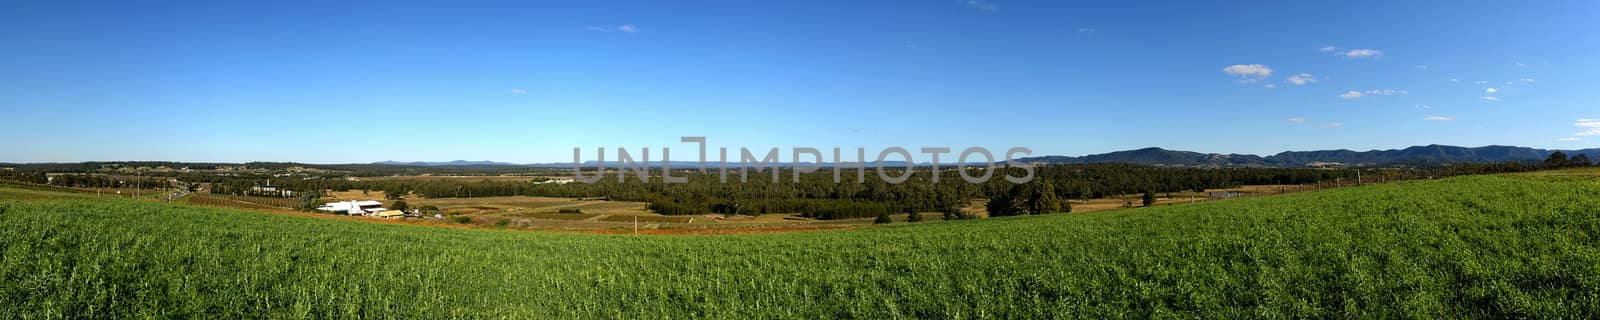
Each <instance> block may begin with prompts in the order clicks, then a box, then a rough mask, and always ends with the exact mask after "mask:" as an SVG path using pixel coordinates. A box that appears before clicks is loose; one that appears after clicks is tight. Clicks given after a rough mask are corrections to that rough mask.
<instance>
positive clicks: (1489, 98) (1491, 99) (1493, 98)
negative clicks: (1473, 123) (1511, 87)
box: [1483, 96, 1500, 101]
mask: <svg viewBox="0 0 1600 320" xmlns="http://www.w3.org/2000/svg"><path fill="white" fill-rule="evenodd" d="M1483 100H1489V101H1500V98H1495V97H1494V96H1483Z"/></svg>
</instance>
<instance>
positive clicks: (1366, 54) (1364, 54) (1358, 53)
mask: <svg viewBox="0 0 1600 320" xmlns="http://www.w3.org/2000/svg"><path fill="white" fill-rule="evenodd" d="M1339 55H1341V56H1344V57H1345V58H1355V59H1360V58H1377V57H1382V56H1383V51H1382V50H1373V49H1350V50H1349V51H1345V52H1340V53H1339Z"/></svg>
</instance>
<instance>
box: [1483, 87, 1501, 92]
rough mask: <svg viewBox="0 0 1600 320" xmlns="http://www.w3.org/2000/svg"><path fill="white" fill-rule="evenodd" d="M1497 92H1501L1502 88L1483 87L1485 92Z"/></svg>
mask: <svg viewBox="0 0 1600 320" xmlns="http://www.w3.org/2000/svg"><path fill="white" fill-rule="evenodd" d="M1496 92H1500V89H1498V88H1495V87H1488V88H1484V89H1483V93H1488V94H1494V93H1496Z"/></svg>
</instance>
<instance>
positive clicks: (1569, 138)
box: [1556, 137, 1583, 142]
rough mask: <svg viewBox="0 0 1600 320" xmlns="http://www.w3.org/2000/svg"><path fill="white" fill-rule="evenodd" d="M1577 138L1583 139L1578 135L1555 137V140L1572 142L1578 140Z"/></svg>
mask: <svg viewBox="0 0 1600 320" xmlns="http://www.w3.org/2000/svg"><path fill="white" fill-rule="evenodd" d="M1578 140H1583V139H1582V138H1578V137H1564V138H1560V139H1556V141H1561V142H1572V141H1578Z"/></svg>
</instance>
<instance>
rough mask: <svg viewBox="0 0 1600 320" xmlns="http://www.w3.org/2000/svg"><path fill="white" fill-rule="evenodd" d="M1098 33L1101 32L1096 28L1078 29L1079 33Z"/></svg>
mask: <svg viewBox="0 0 1600 320" xmlns="http://www.w3.org/2000/svg"><path fill="white" fill-rule="evenodd" d="M1098 31H1100V30H1098V29H1095V28H1078V33H1095V32H1098Z"/></svg>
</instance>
